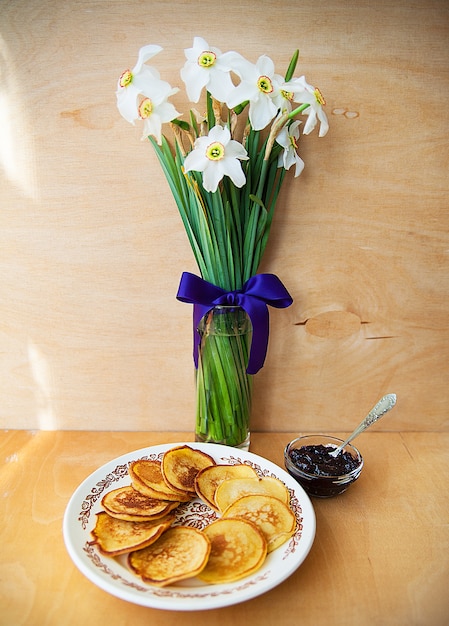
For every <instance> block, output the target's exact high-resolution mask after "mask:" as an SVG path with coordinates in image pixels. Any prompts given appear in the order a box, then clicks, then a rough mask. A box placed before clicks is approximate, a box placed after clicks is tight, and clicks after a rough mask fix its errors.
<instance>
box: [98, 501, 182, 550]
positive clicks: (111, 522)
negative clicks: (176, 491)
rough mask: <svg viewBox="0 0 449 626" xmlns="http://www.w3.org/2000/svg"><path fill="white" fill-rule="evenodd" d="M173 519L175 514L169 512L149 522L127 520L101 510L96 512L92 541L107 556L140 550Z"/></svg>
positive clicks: (158, 535) (157, 536)
mask: <svg viewBox="0 0 449 626" xmlns="http://www.w3.org/2000/svg"><path fill="white" fill-rule="evenodd" d="M174 519H175V514H174V513H169V514H168V515H166V516H165V517H162V518H161V519H157V520H154V521H151V522H128V521H124V520H121V519H116V518H115V517H111V516H110V515H108V513H106V512H105V511H101V512H100V513H98V514H97V521H96V524H95V528H94V529H93V530H92V531H91V533H92V536H93V537H94V541H93V543H95V544H97V545H98V548H99V550H100V552H102V553H103V554H107V555H108V556H118V555H119V554H126V553H127V552H131V551H132V550H140V549H142V548H145V547H146V546H149V545H150V544H151V543H154V542H155V541H156V539H158V538H159V537H160V536H161V535H162V533H163V532H164V531H165V530H167V529H168V528H170V526H171V525H172V523H173V521H174Z"/></svg>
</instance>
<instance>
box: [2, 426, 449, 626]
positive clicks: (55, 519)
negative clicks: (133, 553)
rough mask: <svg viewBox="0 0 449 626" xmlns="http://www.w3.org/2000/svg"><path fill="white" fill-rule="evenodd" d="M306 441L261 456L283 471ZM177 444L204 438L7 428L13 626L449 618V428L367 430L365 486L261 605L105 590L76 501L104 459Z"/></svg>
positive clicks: (8, 601) (339, 501)
mask: <svg viewBox="0 0 449 626" xmlns="http://www.w3.org/2000/svg"><path fill="white" fill-rule="evenodd" d="M338 434H340V435H343V434H344V433H338ZM294 436H295V434H294V433H271V434H268V433H263V434H262V433H253V435H252V441H251V451H252V452H254V453H256V454H259V455H261V456H263V457H266V458H268V459H270V460H271V461H273V462H275V463H277V464H279V465H280V466H281V467H283V462H282V455H283V448H284V446H285V444H286V443H287V442H288V441H289V440H290V439H292V438H293V437H294ZM178 441H192V434H191V433H179V432H178V433H175V432H165V433H163V432H158V433H155V432H151V433H135V432H134V433H130V432H85V431H77V432H73V431H4V432H1V433H0V459H1V462H0V487H1V491H0V496H1V501H2V506H1V509H0V540H1V557H0V624H1V626H19V625H22V624H26V625H32V626H46V625H52V626H53V625H58V626H65V625H66V624H68V625H70V624H76V625H77V626H78V625H79V624H100V623H107V624H108V626H115V625H118V626H123V625H125V624H133V625H134V626H138V625H140V624H150V623H151V624H157V626H166V625H173V624H177V625H179V624H182V625H183V626H190V625H193V624H195V625H198V624H208V623H211V622H213V623H217V624H218V625H219V626H227V625H231V624H232V625H233V626H239V625H240V624H242V625H243V624H245V625H246V624H249V623H251V624H253V623H254V624H262V625H276V626H283V625H286V626H287V625H288V626H290V625H291V624H293V623H301V625H302V626H308V625H311V624H313V625H315V626H316V625H321V624H323V625H324V624H326V625H328V624H330V625H331V626H333V625H337V626H339V625H340V624H341V625H344V626H346V625H348V626H349V625H357V626H363V625H365V624H369V625H370V626H377V625H379V626H387V625H392V626H393V625H394V626H411V625H423V626H429V625H432V626H443V625H444V626H446V625H447V624H448V623H449V621H448V620H449V594H448V583H449V577H448V573H449V530H448V529H449V525H448V522H449V506H448V505H449V492H448V489H447V469H448V460H449V433H426V432H420V433H414V432H398V433H387V432H368V433H365V434H364V435H363V438H360V440H359V447H360V449H361V452H362V454H363V456H364V459H365V468H364V470H363V472H362V475H361V477H360V479H359V480H358V482H357V483H356V484H355V485H354V486H353V487H352V489H350V490H349V491H348V492H347V493H345V494H343V495H341V496H339V497H337V498H334V499H329V500H319V499H313V501H312V502H313V505H314V508H315V512H316V517H317V533H316V538H315V542H314V544H313V546H312V550H311V552H310V553H309V555H308V557H307V559H306V560H305V562H304V563H303V564H302V565H301V566H300V567H299V568H298V570H297V571H296V572H295V573H294V574H293V575H292V576H290V578H288V579H287V580H286V581H285V582H283V583H282V584H280V585H279V586H278V587H276V588H275V589H273V590H271V591H269V592H268V593H266V594H264V595H262V596H259V597H257V598H255V599H253V600H250V601H247V602H244V603H241V604H237V605H234V606H231V607H226V608H222V609H217V610H210V611H199V612H175V611H164V610H158V609H149V608H145V607H141V606H137V605H133V604H130V603H128V602H125V601H123V600H120V599H117V598H115V597H114V596H112V595H109V594H108V593H106V592H105V591H102V590H101V589H99V588H97V587H96V586H95V585H93V584H92V583H91V582H90V581H89V580H88V579H87V578H85V577H84V576H83V575H82V574H81V573H80V572H79V571H78V569H77V568H76V567H75V565H74V564H73V563H72V561H71V559H70V558H69V556H68V553H67V551H66V549H65V546H64V542H63V537H62V518H63V514H64V510H65V508H66V505H67V503H68V501H69V499H70V496H71V495H72V493H73V491H74V490H75V489H76V488H77V486H78V485H79V484H80V483H81V482H82V481H83V480H84V479H85V478H86V477H87V476H89V474H90V473H91V472H92V471H94V470H95V469H97V468H98V467H99V466H100V465H102V464H103V463H105V462H107V461H109V460H112V459H114V458H115V457H117V456H119V455H121V454H125V453H127V452H131V451H132V450H135V449H138V448H141V447H145V446H147V445H155V444H158V443H172V442H173V443H174V442H178Z"/></svg>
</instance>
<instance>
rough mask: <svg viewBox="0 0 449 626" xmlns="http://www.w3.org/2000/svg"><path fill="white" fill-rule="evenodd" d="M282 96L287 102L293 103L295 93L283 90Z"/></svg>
mask: <svg viewBox="0 0 449 626" xmlns="http://www.w3.org/2000/svg"><path fill="white" fill-rule="evenodd" d="M281 95H282V97H283V98H285V100H289V101H290V102H292V100H293V92H292V91H284V90H283V89H281Z"/></svg>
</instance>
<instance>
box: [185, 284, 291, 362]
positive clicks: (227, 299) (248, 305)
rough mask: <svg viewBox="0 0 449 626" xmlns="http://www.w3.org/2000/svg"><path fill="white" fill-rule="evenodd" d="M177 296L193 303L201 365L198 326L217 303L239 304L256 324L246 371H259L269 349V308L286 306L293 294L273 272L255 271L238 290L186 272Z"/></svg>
mask: <svg viewBox="0 0 449 626" xmlns="http://www.w3.org/2000/svg"><path fill="white" fill-rule="evenodd" d="M176 298H177V299H178V300H180V301H181V302H187V303H189V304H193V305H194V306H193V325H194V328H193V333H194V335H193V337H194V338H193V360H194V362H195V367H198V349H199V344H200V340H201V337H200V335H199V332H198V325H199V323H200V321H201V319H202V318H203V317H204V316H205V315H206V313H208V312H209V311H210V310H211V309H213V308H214V307H215V306H218V305H225V306H239V307H241V308H242V309H244V311H246V313H247V314H248V316H249V318H250V320H251V324H252V326H253V338H252V342H251V350H250V354H249V360H248V367H247V370H246V371H247V373H248V374H256V373H257V372H258V371H259V370H260V369H261V367H263V364H264V361H265V356H266V354H267V348H268V335H269V314H268V307H267V305H268V304H269V305H270V306H274V307H276V308H277V309H285V308H286V307H288V306H290V305H291V304H292V302H293V299H292V297H291V296H290V294H289V293H288V291H287V290H286V288H285V287H284V285H283V284H282V283H281V281H280V280H279V278H278V277H277V276H275V275H274V274H256V275H255V276H252V277H251V278H250V279H249V280H247V281H246V283H245V284H244V285H243V287H242V289H237V290H236V291H225V290H224V289H221V287H217V286H215V285H213V284H212V283H209V282H207V281H206V280H203V279H202V278H200V277H199V276H196V275H195V274H191V273H190V272H183V274H182V276H181V282H180V284H179V289H178V293H177V295H176Z"/></svg>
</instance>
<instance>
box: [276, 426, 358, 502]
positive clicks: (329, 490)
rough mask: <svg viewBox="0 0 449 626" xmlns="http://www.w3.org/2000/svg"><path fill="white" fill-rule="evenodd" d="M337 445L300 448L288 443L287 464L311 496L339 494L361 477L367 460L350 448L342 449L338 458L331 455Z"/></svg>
mask: <svg viewBox="0 0 449 626" xmlns="http://www.w3.org/2000/svg"><path fill="white" fill-rule="evenodd" d="M306 438H307V437H305V439H306ZM336 447H337V446H336V445H334V444H329V445H324V444H321V443H311V444H304V445H302V446H300V447H297V448H294V447H291V446H287V448H286V450H285V467H286V469H287V471H288V472H289V473H290V474H291V475H292V476H293V477H294V478H295V479H296V480H297V481H298V483H299V484H300V485H301V486H302V487H303V488H304V490H305V491H306V492H307V493H308V494H309V495H311V496H317V497H319V498H330V497H332V496H336V495H338V494H339V493H343V491H346V489H347V488H348V487H349V485H351V484H352V483H353V482H354V481H356V480H357V478H358V477H359V475H360V472H361V471H362V466H363V461H362V460H361V459H360V458H358V457H357V456H353V455H352V454H351V453H350V452H349V451H347V450H342V451H341V452H340V454H339V455H338V456H336V457H333V456H331V454H330V453H331V452H332V451H333V450H335V449H336Z"/></svg>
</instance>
